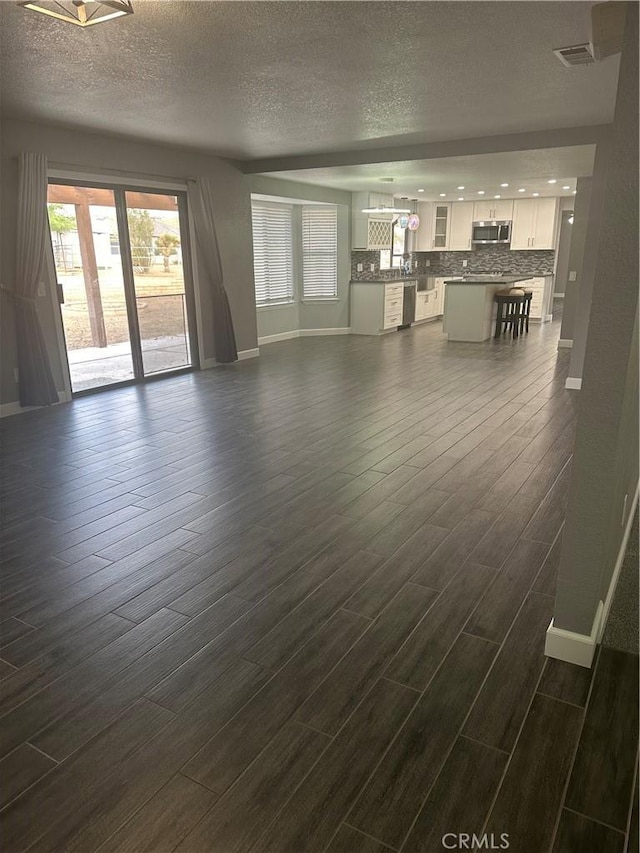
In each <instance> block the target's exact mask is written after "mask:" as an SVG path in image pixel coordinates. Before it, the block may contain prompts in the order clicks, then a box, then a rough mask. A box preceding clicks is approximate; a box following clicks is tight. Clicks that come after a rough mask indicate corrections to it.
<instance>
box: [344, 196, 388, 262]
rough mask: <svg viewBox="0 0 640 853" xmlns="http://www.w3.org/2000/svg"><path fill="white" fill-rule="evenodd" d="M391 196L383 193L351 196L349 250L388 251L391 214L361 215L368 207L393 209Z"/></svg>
mask: <svg viewBox="0 0 640 853" xmlns="http://www.w3.org/2000/svg"><path fill="white" fill-rule="evenodd" d="M393 203H394V202H393V196H392V195H388V194H385V193H352V194H351V212H352V215H351V248H352V249H366V250H369V251H378V250H381V249H390V248H391V241H392V239H393V227H392V223H393V214H392V213H363V212H362V211H363V209H365V208H368V207H393Z"/></svg>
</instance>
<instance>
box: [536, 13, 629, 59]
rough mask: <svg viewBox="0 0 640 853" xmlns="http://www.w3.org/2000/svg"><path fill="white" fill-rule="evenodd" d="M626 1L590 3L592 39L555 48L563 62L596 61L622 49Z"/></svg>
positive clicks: (556, 53)
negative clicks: (583, 42)
mask: <svg viewBox="0 0 640 853" xmlns="http://www.w3.org/2000/svg"><path fill="white" fill-rule="evenodd" d="M627 5H628V4H627V3H618V2H614V3H598V4H597V5H595V6H592V7H591V41H590V42H587V43H586V44H574V45H571V46H570V47H559V48H557V49H556V50H554V51H553V52H554V53H555V55H556V56H557V57H558V59H559V60H560V62H561V63H562V64H563V65H566V66H567V68H574V67H576V66H578V65H593V63H594V62H600V61H601V60H603V59H606V57H607V56H614V55H615V54H616V53H620V51H621V50H622V45H623V42H624V27H625V21H626V17H627Z"/></svg>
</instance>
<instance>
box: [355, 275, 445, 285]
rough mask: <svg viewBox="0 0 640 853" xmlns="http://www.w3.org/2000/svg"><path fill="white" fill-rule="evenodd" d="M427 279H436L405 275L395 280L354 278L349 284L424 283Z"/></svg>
mask: <svg viewBox="0 0 640 853" xmlns="http://www.w3.org/2000/svg"><path fill="white" fill-rule="evenodd" d="M425 278H435V276H433V275H423V274H420V275H403V276H402V278H401V277H400V276H395V278H375V277H372V278H352V279H351V281H350V282H349V284H400V283H402V282H404V281H406V282H410V281H422V280H423V279H425Z"/></svg>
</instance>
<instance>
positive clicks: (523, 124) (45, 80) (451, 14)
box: [0, 0, 618, 159]
mask: <svg viewBox="0 0 640 853" xmlns="http://www.w3.org/2000/svg"><path fill="white" fill-rule="evenodd" d="M591 5H592V4H591V3H583V2H546V3H539V2H448V3H441V2H408V3H405V2H397V3H396V2H390V3H389V2H354V3H352V2H294V3H289V2H257V3H245V2H188V1H187V0H164V2H154V0H134V10H135V11H134V14H133V15H132V16H129V17H127V18H122V19H120V20H115V21H111V22H109V23H104V24H99V25H98V26H96V27H91V28H89V29H87V30H81V29H80V28H77V27H73V26H71V25H69V24H65V23H62V22H59V21H56V20H53V19H51V18H47V17H45V16H43V15H38V14H36V13H34V12H31V11H28V10H25V9H23V8H19V7H18V6H16V4H15V3H13V2H0V16H1V18H2V20H1V21H0V30H1V38H2V66H1V69H2V96H3V111H4V112H5V113H6V114H7V115H9V116H14V117H20V118H25V119H32V120H38V121H46V122H55V123H58V124H63V125H70V126H78V127H83V128H86V129H90V130H101V131H107V132H111V133H117V134H126V135H131V136H134V137H139V138H142V139H155V140H159V141H165V142H169V143H178V144H180V145H188V146H193V147H194V148H200V149H206V150H209V151H213V152H216V153H219V154H223V155H227V156H232V157H237V158H241V159H252V158H264V157H271V156H288V155H294V154H302V153H315V152H327V151H340V150H354V149H358V148H361V147H372V146H374V145H380V146H382V145H389V144H413V143H422V142H432V141H438V140H448V139H457V138H471V137H477V136H485V135H498V134H503V133H511V132H517V131H527V130H535V129H547V128H562V127H572V126H580V125H588V124H601V123H608V122H610V121H611V120H612V117H613V104H614V99H615V87H616V80H617V71H618V58H617V57H615V58H613V57H612V58H609V59H607V60H605V61H604V62H602V63H600V64H596V65H592V66H589V67H586V68H577V69H567V68H564V67H563V66H562V65H561V64H560V62H559V61H558V60H557V59H556V58H555V57H554V56H553V54H552V53H551V50H552V48H555V47H559V46H564V45H567V44H576V43H579V42H583V41H587V40H588V38H589V35H590V23H589V9H590V6H591Z"/></svg>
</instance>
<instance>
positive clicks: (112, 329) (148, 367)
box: [47, 181, 195, 394]
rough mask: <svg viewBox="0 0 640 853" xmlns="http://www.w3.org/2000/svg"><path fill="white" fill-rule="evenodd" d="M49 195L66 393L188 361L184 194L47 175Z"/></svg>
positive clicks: (191, 343) (182, 366)
mask: <svg viewBox="0 0 640 853" xmlns="http://www.w3.org/2000/svg"><path fill="white" fill-rule="evenodd" d="M47 202H48V211H49V225H50V228H51V240H52V245H53V253H54V261H55V268H56V277H57V283H58V297H59V300H58V301H59V302H60V311H61V315H62V325H63V328H64V337H65V343H66V350H67V360H68V364H69V374H70V378H71V388H72V391H73V393H74V394H77V393H82V392H85V391H93V390H96V389H99V388H104V387H107V386H113V385H117V384H122V383H130V382H136V381H142V380H145V379H148V378H150V377H152V376H156V375H161V374H165V373H170V372H175V371H178V370H186V369H190V368H191V367H192V366H193V364H194V357H193V353H194V351H195V349H194V335H193V334H192V322H191V314H192V311H191V310H190V303H191V299H190V294H191V289H190V287H189V286H188V285H189V284H190V278H191V276H190V270H191V266H190V258H189V255H188V240H187V239H186V215H185V213H186V199H185V197H184V196H183V195H181V194H175V193H171V194H169V193H166V192H164V193H163V192H161V191H152V190H144V191H141V190H138V189H133V188H132V189H128V188H124V187H115V186H85V185H81V184H76V183H73V184H72V183H64V182H60V181H55V182H53V181H52V182H51V183H50V184H49V189H48V198H47Z"/></svg>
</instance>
